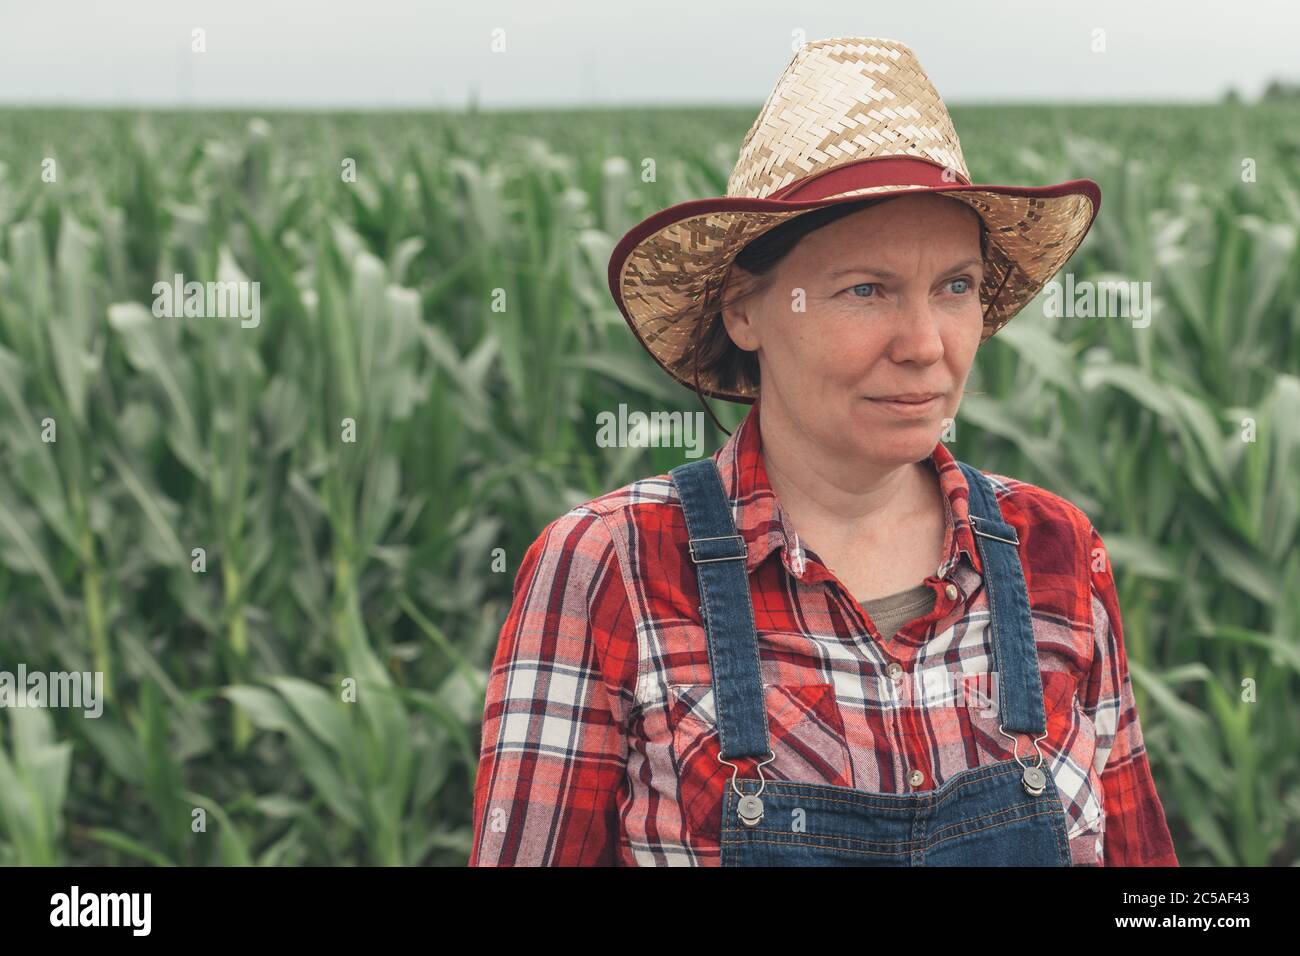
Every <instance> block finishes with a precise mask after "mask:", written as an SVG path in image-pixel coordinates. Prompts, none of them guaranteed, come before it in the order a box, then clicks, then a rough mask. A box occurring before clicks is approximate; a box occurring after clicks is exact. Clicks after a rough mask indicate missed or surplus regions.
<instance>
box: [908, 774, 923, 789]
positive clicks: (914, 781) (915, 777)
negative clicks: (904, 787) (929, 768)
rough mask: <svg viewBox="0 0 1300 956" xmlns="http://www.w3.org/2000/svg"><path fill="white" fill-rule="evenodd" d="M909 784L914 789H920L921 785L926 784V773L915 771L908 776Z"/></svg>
mask: <svg viewBox="0 0 1300 956" xmlns="http://www.w3.org/2000/svg"><path fill="white" fill-rule="evenodd" d="M907 782H908V783H910V784H911V785H912V786H914V787H919V786H920V785H921V784H923V783H925V773H924V771H921V770H913V771H912V772H911V773H909V774H908V775H907Z"/></svg>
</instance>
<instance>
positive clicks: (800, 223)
mask: <svg viewBox="0 0 1300 956" xmlns="http://www.w3.org/2000/svg"><path fill="white" fill-rule="evenodd" d="M894 198H899V197H894V196H873V197H872V198H870V199H863V200H859V201H857V202H847V203H837V204H835V205H832V206H822V207H821V208H819V209H814V210H813V211H812V212H808V213H804V214H802V215H799V216H795V217H793V218H791V219H787V220H786V221H785V222H783V223H781V224H780V225H779V226H776V227H775V228H773V229H769V230H768V231H767V232H765V233H763V234H762V235H760V236H758V237H757V238H755V239H753V240H752V241H750V242H749V243H748V244H746V245H745V246H744V248H742V249H741V250H740V252H739V253H737V255H736V257H735V258H734V259H733V260H732V262H733V264H734V265H737V266H739V267H740V268H741V269H742V270H743V271H744V272H746V273H747V274H749V275H751V276H755V277H757V278H758V280H759V281H757V282H755V283H753V285H752V287H751V288H750V289H748V290H745V291H742V292H740V293H738V294H736V295H733V296H731V297H730V298H728V299H726V300H725V301H718V302H717V303H716V304H711V305H710V306H709V311H708V314H707V315H705V316H704V317H703V318H702V319H700V321H699V322H698V323H697V324H696V327H695V337H694V340H693V342H692V343H691V346H690V348H688V349H687V351H686V352H684V353H683V354H682V356H681V358H680V359H678V360H677V362H676V363H674V365H673V370H674V371H676V372H678V373H679V374H681V375H683V376H684V377H685V378H687V379H690V380H692V381H695V382H697V383H698V381H699V374H700V373H705V372H707V373H711V374H712V375H713V380H714V381H715V382H716V383H717V384H718V385H719V386H720V387H721V388H723V389H726V390H727V391H733V392H734V391H753V390H757V388H758V385H759V367H758V353H757V352H750V351H746V350H745V349H742V348H739V347H738V346H737V345H736V343H735V342H733V341H731V336H730V335H729V334H728V333H727V327H726V325H725V324H724V323H723V321H722V310H723V309H724V308H730V307H731V306H733V305H735V304H737V303H739V302H741V301H743V300H745V299H748V298H750V297H751V296H754V295H757V294H759V293H761V292H764V291H766V289H767V288H768V287H769V286H770V284H771V281H772V278H771V275H772V271H773V269H774V267H775V266H776V264H777V263H778V262H780V261H781V260H782V259H784V258H785V257H786V256H787V255H788V254H789V253H790V250H791V249H793V248H794V247H795V246H796V245H797V244H798V242H799V240H800V239H802V238H803V237H804V236H806V235H808V234H809V233H811V232H815V231H816V230H818V229H820V228H822V227H823V226H828V225H830V224H831V223H832V222H835V221H836V220H837V219H842V218H843V217H845V216H847V215H849V214H851V213H855V212H858V211H859V210H862V209H866V208H868V207H870V206H874V205H877V204H878V203H882V202H887V201H889V200H890V199H894ZM988 233H989V230H988V226H987V225H985V223H984V218H983V217H982V216H981V217H980V255H984V256H986V255H988ZM728 286H730V283H729V282H728V283H725V285H724V291H725V289H726V287H728ZM695 394H696V395H697V396H698V397H699V400H700V404H701V405H703V406H704V410H705V411H707V412H708V413H709V417H710V418H712V419H713V423H714V424H715V425H717V426H718V428H719V429H720V430H722V431H724V432H727V434H728V435H730V434H731V432H729V431H727V429H725V428H723V427H722V423H721V422H719V421H718V419H717V417H716V416H715V415H714V414H713V410H712V409H711V408H709V406H708V403H707V402H705V401H704V396H703V395H701V394H700V393H699V391H696V393H695Z"/></svg>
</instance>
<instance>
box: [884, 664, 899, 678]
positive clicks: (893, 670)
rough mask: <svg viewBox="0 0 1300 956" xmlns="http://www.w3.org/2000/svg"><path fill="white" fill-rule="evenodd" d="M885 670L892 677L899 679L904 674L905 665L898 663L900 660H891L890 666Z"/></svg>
mask: <svg viewBox="0 0 1300 956" xmlns="http://www.w3.org/2000/svg"><path fill="white" fill-rule="evenodd" d="M885 671H886V673H888V674H889V676H890V678H892V679H893V680H898V679H899V678H900V677H902V676H903V665H902V664H900V663H898V661H890V662H889V666H888V667H886V668H885Z"/></svg>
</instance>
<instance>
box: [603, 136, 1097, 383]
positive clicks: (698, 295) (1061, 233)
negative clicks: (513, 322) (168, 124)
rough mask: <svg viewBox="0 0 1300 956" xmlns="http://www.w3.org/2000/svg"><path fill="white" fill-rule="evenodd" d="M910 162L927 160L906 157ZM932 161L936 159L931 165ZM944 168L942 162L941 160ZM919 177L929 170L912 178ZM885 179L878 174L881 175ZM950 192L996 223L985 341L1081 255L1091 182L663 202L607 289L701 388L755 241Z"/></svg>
mask: <svg viewBox="0 0 1300 956" xmlns="http://www.w3.org/2000/svg"><path fill="white" fill-rule="evenodd" d="M904 162H906V163H922V164H926V161H925V160H918V159H914V158H910V157H909V158H908V159H907V160H905V161H904ZM927 165H934V164H927ZM936 168H937V167H936ZM904 178H910V179H911V181H912V182H915V181H917V179H928V178H929V177H927V176H916V175H913V176H911V177H904ZM877 181H878V180H877ZM915 193H937V194H941V195H947V196H950V197H951V198H952V199H954V200H956V201H959V202H962V203H965V204H966V205H968V206H970V207H971V208H972V209H974V210H975V212H976V213H978V214H979V215H980V217H981V218H982V219H983V220H984V223H985V225H986V226H987V228H988V240H989V241H988V251H987V254H986V256H985V260H984V279H983V281H982V282H981V284H980V290H979V293H980V302H981V305H982V306H983V309H984V331H983V334H982V336H981V338H980V342H981V343H983V342H985V341H987V340H988V338H989V337H990V336H992V335H994V334H995V333H996V332H997V331H998V330H999V329H1000V328H1002V327H1003V326H1004V325H1006V323H1007V322H1008V321H1010V319H1011V318H1012V317H1013V316H1014V315H1015V314H1016V313H1017V312H1019V311H1020V310H1021V309H1022V308H1023V307H1024V306H1025V304H1026V303H1028V302H1029V301H1030V300H1032V299H1033V298H1034V296H1036V295H1037V294H1038V293H1039V291H1041V289H1042V288H1043V286H1044V285H1046V284H1047V282H1048V281H1049V280H1050V279H1051V277H1052V276H1053V275H1055V274H1056V272H1057V271H1058V270H1059V269H1060V268H1061V266H1063V265H1064V264H1065V263H1066V262H1067V261H1068V260H1069V258H1070V256H1071V255H1073V254H1074V252H1075V250H1076V249H1077V248H1078V247H1079V244H1080V243H1081V242H1082V241H1083V239H1084V237H1085V236H1086V235H1087V233H1088V230H1089V229H1090V228H1091V226H1092V223H1093V221H1094V220H1095V219H1096V216H1097V212H1098V210H1100V208H1101V190H1100V188H1099V187H1098V185H1097V184H1096V183H1095V182H1093V181H1092V180H1090V179H1076V180H1070V181H1068V182H1063V183H1057V184H1055V185H1050V186H1008V185H994V184H986V183H952V184H948V185H923V186H916V185H909V184H907V183H898V184H888V183H887V184H883V185H882V184H877V185H871V186H866V187H861V188H854V189H849V190H846V191H844V192H838V193H835V194H833V195H829V196H822V197H820V198H816V199H803V200H786V199H776V198H752V197H743V196H721V197H712V198H707V199H695V200H689V201H687V202H682V203H678V204H677V205H674V206H670V207H668V208H667V209H663V210H661V211H659V212H657V213H655V214H654V215H652V216H650V217H648V218H647V219H645V220H644V221H642V222H641V223H639V224H638V225H636V226H634V227H633V228H632V229H631V230H629V231H628V232H627V234H626V235H624V236H623V238H622V239H621V240H620V241H619V243H618V245H617V246H615V248H614V252H613V254H612V255H611V256H610V262H609V288H610V292H611V294H612V295H613V297H614V300H615V302H616V303H617V304H618V307H619V310H620V311H621V312H622V314H623V317H624V318H625V319H626V320H627V323H628V325H629V327H630V328H631V329H632V331H633V333H634V334H635V335H636V337H637V339H638V340H639V341H640V342H641V344H642V345H643V346H644V347H645V348H646V350H647V351H648V352H650V354H651V355H652V356H653V357H654V359H655V361H656V362H658V364H659V365H660V367H661V368H663V369H664V371H666V372H667V373H668V374H669V375H670V376H672V378H673V379H675V380H676V381H678V382H680V383H681V384H682V385H685V386H686V387H687V388H689V389H692V390H695V388H696V385H695V383H694V382H693V381H691V380H690V377H689V376H688V375H686V374H684V373H683V372H681V371H679V369H681V367H682V365H681V363H682V359H683V357H684V356H685V355H686V353H687V350H688V348H689V346H690V344H691V342H692V341H693V340H694V336H695V332H696V326H697V324H698V323H699V322H700V321H702V320H703V319H704V318H705V317H707V316H709V315H711V314H712V313H713V312H716V298H717V295H718V294H719V292H720V291H721V288H722V284H723V281H724V279H725V276H726V272H727V269H728V268H729V267H730V265H731V263H732V261H733V260H734V259H735V257H736V256H737V255H738V254H739V253H740V251H741V250H742V249H743V248H744V247H745V245H746V244H748V243H749V242H752V241H753V240H754V239H755V238H757V237H758V236H760V235H762V234H763V233H765V232H767V231H768V230H770V229H773V228H775V227H776V226H778V225H780V224H781V223H782V222H785V221H787V220H789V219H791V218H793V217H795V216H798V215H800V214H802V213H806V212H810V211H812V210H814V209H820V208H822V207H823V206H830V205H836V204H838V203H843V202H857V201H861V200H862V199H866V198H870V197H872V196H873V195H882V196H883V194H888V195H889V198H896V197H899V196H905V195H911V194H915ZM698 391H699V392H700V394H702V395H707V396H711V397H715V398H721V399H725V400H727V401H732V402H739V403H743V404H751V403H753V402H754V400H755V399H756V398H757V396H758V392H757V391H756V390H755V391H752V392H739V391H729V390H726V389H722V388H720V387H719V385H718V383H716V382H714V381H712V379H711V378H709V377H708V376H705V375H703V374H701V376H700V380H699V389H698Z"/></svg>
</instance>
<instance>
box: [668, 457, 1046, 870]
mask: <svg viewBox="0 0 1300 956" xmlns="http://www.w3.org/2000/svg"><path fill="white" fill-rule="evenodd" d="M957 464H958V465H959V466H960V467H961V469H962V471H963V473H964V474H965V475H966V480H967V483H968V485H969V486H970V518H971V530H972V531H974V533H975V542H976V546H977V547H978V548H979V553H980V558H981V559H982V561H983V566H984V581H983V584H984V588H985V592H986V594H987V595H988V605H989V616H990V619H991V620H990V627H991V629H992V643H993V670H994V672H995V675H996V677H995V681H996V684H995V686H996V687H997V694H996V699H997V701H998V707H999V708H1000V710H999V713H1000V715H1001V717H1002V720H1001V723H1000V726H999V729H1000V731H1001V732H1002V734H1003V736H1005V737H1007V738H1008V740H1010V741H1011V742H1012V743H1013V744H1014V746H1013V747H1011V749H1012V753H1013V754H1014V756H1013V757H1011V758H1009V759H1007V760H1004V761H1001V762H999V763H995V764H991V765H988V766H983V767H978V768H976V769H973V770H965V771H963V772H961V773H958V774H956V775H955V776H952V777H950V778H948V779H947V780H945V781H944V782H943V783H942V784H940V785H939V786H938V787H936V788H935V789H933V790H928V791H924V792H918V793H908V794H892V793H867V792H864V791H861V790H855V789H853V788H850V787H836V786H828V785H825V784H820V783H797V782H793V781H786V780H767V779H764V778H763V770H762V768H763V765H764V764H767V763H770V762H771V761H772V760H774V759H776V757H775V755H774V754H773V753H772V751H771V749H770V747H769V743H768V729H767V712H766V710H765V708H764V695H763V685H762V679H761V676H760V671H759V663H758V641H757V636H756V634H755V631H754V611H753V605H752V603H751V601H750V596H749V577H748V574H747V572H746V569H745V557H746V547H745V541H744V539H743V538H742V537H741V536H740V535H739V534H738V533H737V531H736V525H735V521H734V519H733V517H732V511H731V502H730V500H729V499H728V498H727V495H726V492H725V491H724V490H723V487H722V479H721V476H720V475H719V474H718V469H717V464H716V462H715V461H714V460H713V458H702V459H700V460H699V461H694V462H690V463H688V464H685V465H679V466H678V467H676V468H673V469H672V470H671V471H670V472H669V476H670V477H671V478H672V481H673V484H674V485H675V486H676V488H677V493H678V495H679V497H680V499H681V504H682V510H683V511H684V512H685V516H686V526H687V529H688V531H689V534H690V545H689V547H690V553H691V560H692V561H693V562H694V563H695V571H696V575H697V576H698V578H699V587H700V599H701V605H700V608H701V613H702V615H703V620H704V627H705V631H706V634H707V636H708V647H709V666H710V669H711V670H712V673H713V699H714V708H715V711H716V714H717V724H718V737H719V743H720V753H719V756H718V759H719V760H720V761H721V762H722V763H724V764H726V765H727V766H729V767H731V768H732V769H731V774H730V781H729V783H728V785H727V791H726V798H725V800H724V801H723V808H722V827H721V841H722V847H721V852H722V865H723V866H1069V865H1070V849H1069V842H1068V840H1067V838H1066V819H1065V810H1064V808H1063V806H1062V803H1061V799H1060V797H1059V795H1058V793H1057V789H1056V784H1055V782H1054V781H1053V779H1052V775H1051V773H1050V772H1048V771H1047V770H1046V769H1044V768H1043V755H1042V751H1041V750H1039V748H1038V741H1039V740H1042V739H1043V738H1044V737H1045V736H1046V722H1045V717H1044V713H1043V687H1042V680H1041V678H1040V676H1039V671H1038V654H1037V651H1036V650H1035V646H1034V634H1033V630H1032V629H1031V627H1030V620H1029V596H1028V592H1027V591H1026V589H1025V578H1024V571H1023V569H1022V568H1021V564H1020V557H1019V552H1018V551H1017V545H1018V544H1019V539H1018V538H1017V536H1016V532H1015V529H1014V528H1012V527H1011V526H1010V525H1009V524H1006V523H1005V522H1004V521H1003V520H1002V512H1001V509H1000V508H999V507H998V503H997V499H996V497H995V496H994V493H993V488H992V486H991V485H990V484H989V483H988V480H987V479H986V478H985V477H984V475H983V474H982V473H981V472H980V471H979V470H978V469H975V468H972V467H971V466H969V465H967V464H965V463H964V462H957ZM1013 734H1028V735H1030V737H1031V738H1032V739H1033V746H1034V749H1035V751H1037V754H1038V759H1037V762H1036V763H1031V762H1024V763H1022V762H1021V759H1022V758H1021V756H1020V753H1019V751H1020V740H1019V738H1018V737H1015V736H1013ZM744 757H750V758H759V762H758V763H757V764H756V765H755V771H756V772H757V775H758V776H757V779H749V778H741V779H738V778H737V774H738V771H739V769H740V768H739V767H738V766H737V764H736V763H735V762H734V761H736V760H738V759H740V758H744ZM1028 759H1029V755H1028V754H1026V755H1025V760H1026V761H1028Z"/></svg>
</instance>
